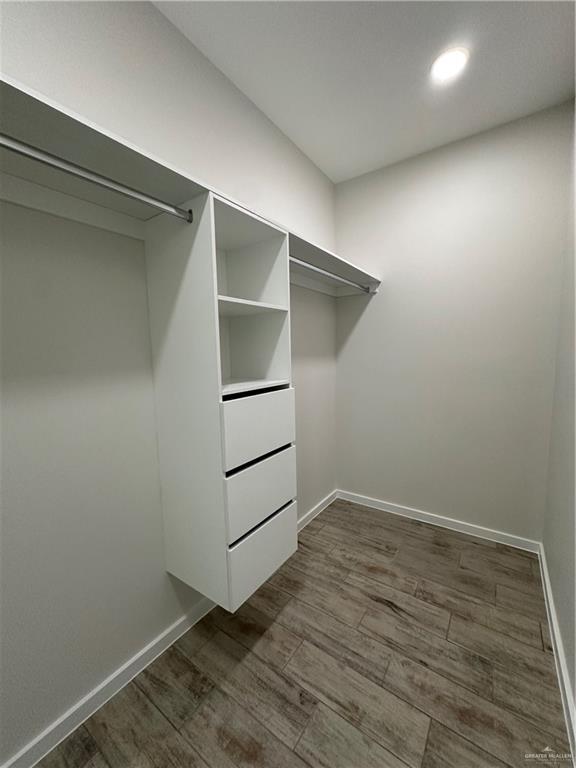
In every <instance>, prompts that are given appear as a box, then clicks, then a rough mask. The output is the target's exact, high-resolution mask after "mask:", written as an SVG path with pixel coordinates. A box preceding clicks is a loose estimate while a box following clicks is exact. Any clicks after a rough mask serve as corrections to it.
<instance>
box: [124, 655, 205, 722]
mask: <svg viewBox="0 0 576 768" xmlns="http://www.w3.org/2000/svg"><path fill="white" fill-rule="evenodd" d="M134 683H135V684H136V685H137V686H138V688H140V690H141V691H142V692H143V693H145V694H146V696H148V698H149V699H150V700H151V701H152V702H153V704H155V705H156V707H158V709H159V710H160V711H161V712H162V714H163V715H164V716H165V717H166V718H167V719H168V720H169V721H170V722H171V723H172V725H173V726H174V727H175V728H180V726H181V725H182V723H183V722H184V721H185V720H186V719H187V718H188V717H190V715H191V714H192V713H193V712H194V710H195V709H196V707H197V706H198V705H199V704H200V702H201V701H202V699H203V698H204V696H206V694H207V693H209V692H210V691H211V690H212V688H213V687H214V686H213V684H212V682H211V681H210V680H209V678H208V677H206V675H204V674H202V672H200V670H199V669H198V668H197V667H195V666H194V664H192V663H191V662H190V661H189V659H188V658H187V657H186V656H185V655H184V654H183V653H182V652H181V651H179V650H178V649H177V648H176V647H175V646H172V647H171V648H168V650H167V651H164V653H163V654H162V655H161V656H159V657H158V658H157V659H156V660H155V661H153V662H152V664H150V666H148V667H147V668H146V669H145V670H144V671H143V672H140V674H139V675H137V677H135V678H134Z"/></svg>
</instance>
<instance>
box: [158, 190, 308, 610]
mask: <svg viewBox="0 0 576 768" xmlns="http://www.w3.org/2000/svg"><path fill="white" fill-rule="evenodd" d="M188 205H189V206H190V207H191V209H192V211H193V215H194V222H193V224H191V225H188V224H186V223H183V222H181V221H179V220H176V219H174V218H168V217H165V216H161V217H156V218H154V219H152V220H151V221H150V222H148V224H147V233H146V253H147V268H148V290H149V300H150V323H151V329H152V348H153V354H154V369H155V385H156V410H157V422H158V439H159V454H160V476H161V481H162V498H163V513H164V528H165V543H166V561H167V568H168V570H169V571H170V572H171V573H173V574H174V575H175V576H178V578H180V579H182V580H183V581H185V582H186V583H187V584H190V585H191V586H193V587H194V588H195V589H198V590H199V591H200V592H202V593H203V594H205V595H207V596H208V597H210V598H211V599H212V600H214V601H215V602H217V603H218V604H219V605H222V606H224V607H225V608H227V609H228V610H231V611H234V610H236V608H238V606H240V605H241V604H242V603H243V602H244V600H246V599H247V598H248V597H249V596H250V595H251V594H252V592H254V590H255V589H257V588H258V587H259V586H260V585H261V584H262V583H263V582H264V581H266V579H267V578H268V577H269V576H270V575H271V574H272V573H273V572H274V571H275V570H276V569H277V568H278V567H279V566H280V565H281V564H282V563H283V562H284V561H285V560H286V559H287V558H288V557H290V555H291V554H292V553H293V552H295V551H296V548H297V542H296V520H297V517H296V469H295V448H294V441H295V432H294V390H293V389H292V388H291V386H290V381H291V379H290V311H289V301H288V297H289V283H288V241H287V238H288V235H287V233H286V232H284V231H282V230H280V229H277V228H276V227H273V226H271V225H270V224H268V223H266V222H264V221H262V220H261V219H259V218H258V217H256V216H252V215H250V214H248V213H246V212H245V211H243V210H241V209H239V208H238V207H236V206H234V205H232V204H230V203H228V202H226V201H224V200H222V199H221V198H219V197H218V196H216V195H214V194H213V193H211V192H206V193H204V194H202V195H200V196H198V197H196V198H194V199H193V200H191V201H190V202H189V203H188Z"/></svg>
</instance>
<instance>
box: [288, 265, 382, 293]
mask: <svg viewBox="0 0 576 768" xmlns="http://www.w3.org/2000/svg"><path fill="white" fill-rule="evenodd" d="M290 261H291V262H292V264H297V265H298V266H299V267H304V268H305V269H309V270H310V271H311V272H317V273H318V274H319V275H324V277H329V278H330V279H331V280H337V281H338V282H339V283H344V284H345V285H351V286H353V287H354V288H358V289H359V290H360V291H362V292H363V293H372V290H371V288H370V287H369V286H368V285H362V284H361V283H355V282H354V280H348V279H347V278H345V277H340V275H335V274H334V273H333V272H328V270H327V269H321V268H320V267H315V266H314V265H313V264H309V263H308V262H307V261H301V260H300V259H297V258H296V257H295V256H290Z"/></svg>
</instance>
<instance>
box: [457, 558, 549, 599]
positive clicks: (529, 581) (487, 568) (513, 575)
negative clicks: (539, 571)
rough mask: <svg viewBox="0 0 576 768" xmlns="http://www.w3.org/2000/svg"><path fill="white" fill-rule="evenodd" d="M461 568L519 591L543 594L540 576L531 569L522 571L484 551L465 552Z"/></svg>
mask: <svg viewBox="0 0 576 768" xmlns="http://www.w3.org/2000/svg"><path fill="white" fill-rule="evenodd" d="M460 568H461V569H463V570H465V571H471V572H473V573H478V574H482V575H484V576H486V577H487V578H489V579H491V580H493V581H495V582H496V584H502V585H503V586H506V587H512V589H517V590H518V591H519V592H527V593H528V594H537V595H539V594H541V589H542V587H541V584H540V577H539V576H535V575H534V574H533V573H532V571H531V570H528V571H527V572H520V571H518V570H516V569H515V568H510V567H508V566H507V565H503V564H502V563H499V562H498V557H497V556H494V557H486V556H485V555H484V553H477V552H464V553H463V554H462V557H461V560H460Z"/></svg>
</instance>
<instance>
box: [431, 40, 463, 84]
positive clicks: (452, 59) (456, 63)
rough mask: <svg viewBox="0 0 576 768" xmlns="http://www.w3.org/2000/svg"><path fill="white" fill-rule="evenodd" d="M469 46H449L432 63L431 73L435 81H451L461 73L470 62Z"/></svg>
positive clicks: (440, 82)
mask: <svg viewBox="0 0 576 768" xmlns="http://www.w3.org/2000/svg"><path fill="white" fill-rule="evenodd" d="M469 55H470V54H469V52H468V49H467V48H449V49H448V50H447V51H444V53H441V54H440V56H438V58H437V59H436V61H435V62H434V64H432V69H431V70H430V75H431V77H432V80H434V82H435V83H439V84H443V83H449V82H450V81H451V80H454V79H455V78H457V77H458V75H461V74H462V72H463V71H464V69H465V68H466V64H468V56H469Z"/></svg>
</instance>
